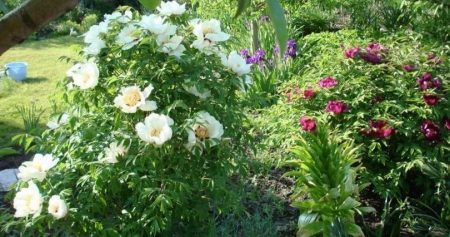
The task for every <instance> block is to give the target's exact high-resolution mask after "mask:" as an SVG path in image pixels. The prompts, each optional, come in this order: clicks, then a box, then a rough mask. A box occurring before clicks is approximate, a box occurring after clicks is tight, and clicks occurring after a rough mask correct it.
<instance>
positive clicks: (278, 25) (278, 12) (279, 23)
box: [266, 0, 288, 55]
mask: <svg viewBox="0 0 450 237" xmlns="http://www.w3.org/2000/svg"><path fill="white" fill-rule="evenodd" d="M266 3H267V9H268V14H269V17H270V20H271V22H272V25H273V28H274V29H275V34H276V36H277V40H278V44H279V45H280V54H281V55H283V54H284V51H285V50H286V44H287V40H288V31H287V23H286V18H285V16H284V9H283V7H282V6H281V3H280V1H279V0H266Z"/></svg>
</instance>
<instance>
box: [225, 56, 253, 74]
mask: <svg viewBox="0 0 450 237" xmlns="http://www.w3.org/2000/svg"><path fill="white" fill-rule="evenodd" d="M221 59H222V64H223V65H224V66H225V67H228V68H229V69H231V70H232V71H233V72H235V73H236V74H238V75H239V76H242V75H244V74H247V73H249V72H250V67H251V64H247V62H246V61H245V59H244V58H243V57H242V56H241V55H239V54H238V53H237V52H236V51H232V52H231V53H230V55H228V58H226V57H225V56H221Z"/></svg>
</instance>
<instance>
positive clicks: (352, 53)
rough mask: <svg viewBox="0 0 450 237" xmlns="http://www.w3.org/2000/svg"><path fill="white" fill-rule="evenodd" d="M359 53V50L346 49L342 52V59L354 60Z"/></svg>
mask: <svg viewBox="0 0 450 237" xmlns="http://www.w3.org/2000/svg"><path fill="white" fill-rule="evenodd" d="M359 51H360V48H358V47H355V48H348V49H346V50H344V57H345V58H355V57H356V56H358V54H359Z"/></svg>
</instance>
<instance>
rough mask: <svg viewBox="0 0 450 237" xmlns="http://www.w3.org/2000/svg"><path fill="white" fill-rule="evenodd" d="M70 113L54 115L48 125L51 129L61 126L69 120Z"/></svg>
mask: <svg viewBox="0 0 450 237" xmlns="http://www.w3.org/2000/svg"><path fill="white" fill-rule="evenodd" d="M69 118H70V117H69V114H68V113H63V114H62V115H61V116H54V117H52V118H51V119H50V121H48V123H47V127H48V128H49V129H51V130H53V129H57V128H59V126H61V125H64V124H67V123H68V122H69Z"/></svg>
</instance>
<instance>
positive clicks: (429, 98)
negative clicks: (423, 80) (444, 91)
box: [423, 94, 439, 106]
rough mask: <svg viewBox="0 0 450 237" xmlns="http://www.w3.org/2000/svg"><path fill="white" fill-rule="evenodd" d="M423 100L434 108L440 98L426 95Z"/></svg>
mask: <svg viewBox="0 0 450 237" xmlns="http://www.w3.org/2000/svg"><path fill="white" fill-rule="evenodd" d="M423 100H424V101H425V103H426V104H427V105H430V106H433V105H436V104H437V103H438V102H439V96H437V95H431V94H424V95H423Z"/></svg>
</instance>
